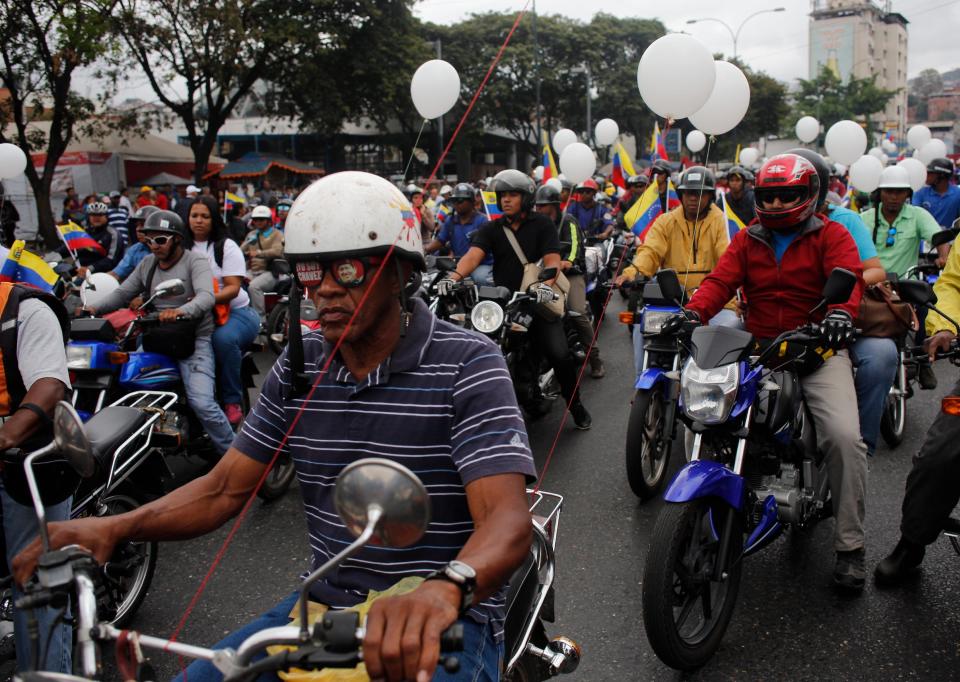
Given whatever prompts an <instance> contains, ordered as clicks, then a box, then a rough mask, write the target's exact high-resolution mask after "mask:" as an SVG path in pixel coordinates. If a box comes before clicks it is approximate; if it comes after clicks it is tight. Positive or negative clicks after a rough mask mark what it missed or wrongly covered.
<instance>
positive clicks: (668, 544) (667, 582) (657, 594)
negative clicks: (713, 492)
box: [642, 499, 743, 670]
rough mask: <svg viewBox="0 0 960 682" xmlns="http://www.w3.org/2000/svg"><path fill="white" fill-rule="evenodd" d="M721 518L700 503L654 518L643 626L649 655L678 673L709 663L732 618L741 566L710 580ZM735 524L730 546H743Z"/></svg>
mask: <svg viewBox="0 0 960 682" xmlns="http://www.w3.org/2000/svg"><path fill="white" fill-rule="evenodd" d="M711 517H712V518H711ZM725 517H726V507H725V506H723V505H719V504H716V505H714V504H711V502H710V500H707V499H700V500H694V501H692V502H685V503H682V504H668V505H666V506H665V507H664V508H663V510H662V511H661V512H660V516H659V517H658V518H657V525H656V527H655V528H654V531H653V538H652V540H651V542H650V551H649V553H648V554H647V561H646V566H645V568H644V575H643V595H642V596H643V599H642V602H643V623H644V627H645V629H646V631H647V639H648V640H649V641H650V645H651V646H652V647H653V651H654V653H656V654H657V656H658V657H659V658H660V660H662V661H663V662H664V663H666V664H667V665H669V666H670V667H672V668H675V669H677V670H695V669H697V668H699V667H700V666H702V665H703V664H704V663H706V662H707V661H709V660H710V658H711V657H712V656H713V654H714V653H715V652H716V651H717V649H718V648H719V647H720V643H721V641H722V640H723V635H724V633H725V632H726V630H727V626H728V625H729V624H730V618H731V617H732V616H733V608H734V606H735V605H736V601H737V592H738V590H739V587H740V568H741V565H740V562H739V561H734V562H733V563H732V565H731V566H730V567H729V568H728V575H727V578H726V580H724V581H722V582H715V581H713V580H712V579H711V576H712V574H713V567H714V565H715V562H716V561H717V558H718V555H719V550H720V540H719V537H718V536H719V534H720V532H721V530H720V526H721V519H722V518H725ZM736 523H737V525H738V527H737V528H734V533H733V535H732V542H733V543H734V546H737V545H738V543H741V542H742V541H743V533H742V531H741V529H740V527H739V522H736ZM714 529H716V530H714ZM693 615H696V619H695V620H694V621H693V622H692V623H691V616H693Z"/></svg>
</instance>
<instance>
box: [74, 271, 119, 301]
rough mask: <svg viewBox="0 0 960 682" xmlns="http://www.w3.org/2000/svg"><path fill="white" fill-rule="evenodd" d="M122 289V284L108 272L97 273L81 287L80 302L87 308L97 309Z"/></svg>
mask: <svg viewBox="0 0 960 682" xmlns="http://www.w3.org/2000/svg"><path fill="white" fill-rule="evenodd" d="M119 287H120V282H119V281H118V280H117V279H116V278H115V277H114V276H113V275H110V274H108V273H106V272H95V273H93V274H92V275H90V276H89V277H88V278H87V279H86V280H85V281H84V283H83V286H81V287H80V301H81V302H82V303H83V305H85V306H90V307H91V308H96V307H97V306H98V305H100V303H101V302H102V301H105V300H106V299H107V298H109V297H110V294H112V293H113V291H114V290H115V289H117V288H119Z"/></svg>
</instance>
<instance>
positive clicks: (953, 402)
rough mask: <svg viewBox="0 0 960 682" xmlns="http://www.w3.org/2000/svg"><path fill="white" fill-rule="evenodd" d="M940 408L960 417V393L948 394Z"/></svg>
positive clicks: (944, 411)
mask: <svg viewBox="0 0 960 682" xmlns="http://www.w3.org/2000/svg"><path fill="white" fill-rule="evenodd" d="M940 409H941V410H942V411H943V413H944V414H949V415H952V416H954V417H960V395H948V396H947V397H946V398H944V399H943V401H941V403H940Z"/></svg>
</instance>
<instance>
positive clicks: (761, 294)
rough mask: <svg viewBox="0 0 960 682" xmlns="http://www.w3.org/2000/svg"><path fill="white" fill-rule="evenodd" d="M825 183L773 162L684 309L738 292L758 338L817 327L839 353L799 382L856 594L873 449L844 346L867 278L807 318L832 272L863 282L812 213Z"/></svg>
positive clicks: (841, 581)
mask: <svg viewBox="0 0 960 682" xmlns="http://www.w3.org/2000/svg"><path fill="white" fill-rule="evenodd" d="M819 189H820V180H819V178H818V176H817V171H816V169H815V168H814V167H813V165H812V164H811V163H810V162H809V161H807V160H806V159H804V158H802V157H799V156H797V155H795V154H781V155H779V156H775V157H773V158H771V159H770V160H768V161H767V162H766V163H765V164H764V165H763V168H761V169H760V172H759V174H758V175H757V181H756V189H755V201H756V212H757V220H755V221H754V222H753V223H752V224H751V225H750V226H749V227H748V228H747V229H746V230H741V231H740V232H738V233H737V234H736V235H735V236H734V238H733V240H732V241H731V243H730V246H729V247H728V248H727V250H726V252H724V254H723V256H721V258H720V261H719V262H718V263H717V267H716V268H715V269H714V270H713V272H712V273H711V274H710V275H708V276H707V278H706V279H704V280H703V283H702V284H701V285H700V288H699V289H698V290H697V292H696V294H694V296H693V298H691V299H690V303H689V304H688V306H687V311H688V314H689V313H693V314H694V315H696V316H697V317H699V319H701V320H709V319H710V318H711V317H713V316H714V315H716V314H717V313H718V312H719V311H720V310H721V309H722V308H723V306H724V305H726V303H727V301H729V300H730V299H731V298H733V296H734V294H735V293H736V291H737V289H738V288H740V287H743V291H744V293H745V295H746V300H747V315H746V320H745V324H746V328H747V330H748V331H749V332H750V333H751V334H753V335H754V336H755V337H756V338H757V339H758V340H761V341H763V340H770V339H773V338H774V337H776V336H777V335H778V334H780V333H782V332H785V331H788V330H791V329H795V328H796V327H799V326H801V325H803V324H806V323H808V322H817V323H821V324H822V326H823V331H824V336H825V341H826V345H827V346H829V347H830V348H832V349H834V350H836V353H835V354H832V355H830V354H825V355H828V357H827V359H826V361H825V362H824V363H823V364H822V365H821V366H820V367H819V368H818V369H816V370H815V371H813V372H811V373H810V374H807V375H806V376H804V377H802V378H801V384H802V386H803V394H804V398H805V400H806V403H807V406H808V407H809V408H810V413H811V414H812V416H813V421H814V424H815V426H816V430H817V444H818V446H819V447H820V449H821V450H822V451H823V452H824V453H825V455H826V457H827V467H828V468H827V471H828V475H829V477H830V492H831V496H832V498H833V512H834V517H835V519H836V529H835V531H834V547H835V549H836V552H837V563H836V568H835V569H834V575H833V579H834V583H835V584H836V585H838V586H840V587H842V588H847V589H850V590H854V591H857V592H859V591H860V590H862V589H863V585H864V581H865V579H866V571H865V568H864V561H863V557H864V532H863V528H864V523H863V522H864V515H865V498H866V492H867V449H866V446H865V445H864V443H863V440H862V439H861V438H860V424H859V418H858V416H857V392H856V390H855V388H854V384H853V369H852V367H851V364H850V358H849V356H848V354H847V351H846V350H843V347H844V346H845V345H846V342H847V341H848V340H849V339H850V338H851V336H852V335H853V316H854V315H855V314H856V311H857V308H858V306H859V304H860V295H861V292H862V280H861V282H860V283H859V284H858V285H857V288H856V290H855V291H854V293H853V295H852V296H851V297H850V299H849V300H848V301H847V302H846V303H843V304H840V305H831V306H828V311H827V313H826V315H825V316H824V314H823V312H818V313H814V314H813V315H811V314H810V311H811V310H812V309H813V308H814V307H816V305H817V303H819V302H820V300H821V298H822V294H821V292H822V290H823V285H824V283H825V282H826V280H827V277H829V275H830V273H831V272H832V271H833V269H834V268H844V269H845V270H850V271H851V272H854V273H856V274H857V276H858V277H859V276H861V275H862V268H861V266H860V256H859V254H858V252H857V246H856V244H855V243H854V241H853V238H852V237H851V236H850V233H849V232H848V231H847V229H846V228H844V227H843V226H842V225H840V224H839V223H836V222H834V221H832V220H830V219H829V218H827V217H826V216H824V215H820V214H815V213H814V210H815V208H816V205H817V201H818V196H819Z"/></svg>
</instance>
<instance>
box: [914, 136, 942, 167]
mask: <svg viewBox="0 0 960 682" xmlns="http://www.w3.org/2000/svg"><path fill="white" fill-rule="evenodd" d="M946 155H947V145H946V144H944V142H943V140H941V139H940V138H938V137H935V138H933V139H932V140H930V141H929V142H927V143H926V144H925V145H923V146H922V147H920V153H919V154H918V157H919V159H920V161H922V162H923V163H925V164H926V163H930V162H931V161H933V160H934V159H936V158H940V157H943V156H946Z"/></svg>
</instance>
